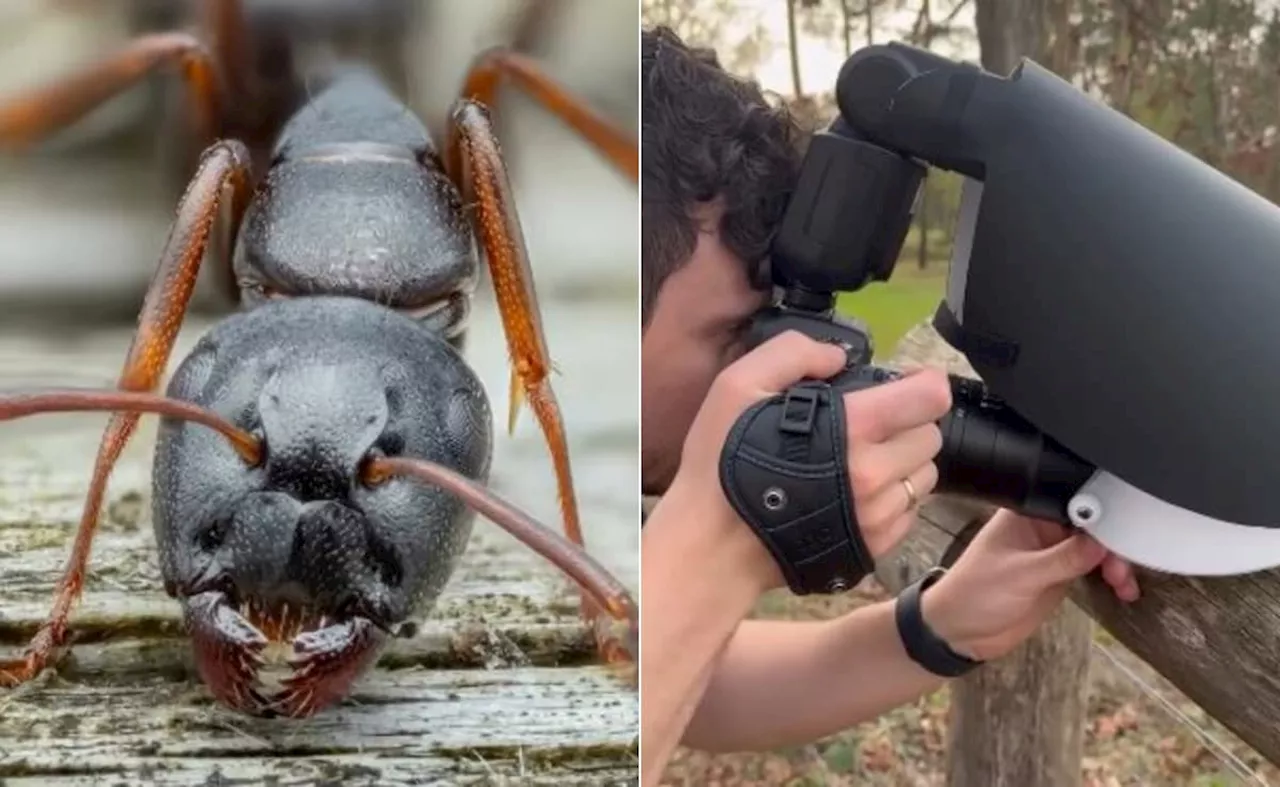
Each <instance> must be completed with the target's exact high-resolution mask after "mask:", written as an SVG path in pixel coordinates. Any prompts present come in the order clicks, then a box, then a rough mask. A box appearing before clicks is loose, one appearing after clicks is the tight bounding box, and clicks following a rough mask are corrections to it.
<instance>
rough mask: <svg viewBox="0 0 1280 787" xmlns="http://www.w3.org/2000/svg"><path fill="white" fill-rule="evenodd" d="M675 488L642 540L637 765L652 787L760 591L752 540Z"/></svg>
mask: <svg viewBox="0 0 1280 787" xmlns="http://www.w3.org/2000/svg"><path fill="white" fill-rule="evenodd" d="M706 498H707V496H706V495H701V496H695V495H686V494H682V493H681V492H680V491H678V490H676V489H675V488H673V489H672V490H671V492H669V493H668V494H667V495H666V496H665V497H664V498H663V500H662V502H661V503H659V504H658V506H657V507H656V508H655V509H654V511H653V513H652V514H651V515H650V516H649V518H648V520H647V521H646V522H645V527H644V533H643V535H642V536H641V547H640V551H641V555H642V559H641V578H640V582H641V587H642V588H643V591H642V592H643V595H644V599H643V602H642V605H641V611H640V615H641V623H640V626H641V631H643V632H644V639H643V641H642V642H641V646H640V647H641V654H642V655H641V661H640V687H641V692H642V707H641V752H640V757H641V763H642V773H644V774H645V783H646V784H657V783H658V780H659V779H660V778H661V776H662V773H661V771H662V768H663V766H664V765H665V763H666V762H667V761H668V760H669V759H670V757H671V754H672V752H673V751H674V750H675V748H676V746H678V745H679V743H680V738H681V735H682V734H683V732H684V728H685V725H686V724H687V723H688V720H689V717H690V716H692V715H693V713H694V711H695V709H696V708H697V707H698V705H699V700H700V698H701V696H702V694H703V691H704V689H705V688H706V685H707V681H708V680H709V679H710V677H711V675H712V671H713V665H714V663H715V662H716V660H717V657H718V656H719V655H720V652H721V650H722V649H723V648H724V646H725V643H726V642H728V640H729V638H730V637H731V636H732V635H733V631H734V628H735V627H736V626H737V625H738V622H739V621H741V620H742V618H744V617H745V616H746V615H747V613H748V612H750V610H751V607H752V605H753V604H754V603H755V601H756V598H757V597H758V596H759V595H760V593H761V591H762V589H763V588H762V587H761V586H760V581H759V580H758V579H756V578H755V577H757V576H759V575H761V574H764V573H765V572H752V571H748V570H744V566H746V565H750V564H751V563H754V562H757V561H759V560H760V555H761V554H762V550H761V549H760V547H759V545H758V544H756V543H753V542H752V541H750V540H749V539H752V538H753V536H752V535H751V533H750V532H749V531H747V530H746V529H745V528H743V527H742V526H740V525H735V524H734V523H733V522H731V521H728V520H726V519H725V517H724V516H723V514H722V513H720V512H719V511H717V510H714V509H711V508H709V507H708V506H706V505H699V502H698V501H699V500H705V499H706Z"/></svg>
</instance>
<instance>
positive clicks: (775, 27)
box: [721, 0, 973, 95]
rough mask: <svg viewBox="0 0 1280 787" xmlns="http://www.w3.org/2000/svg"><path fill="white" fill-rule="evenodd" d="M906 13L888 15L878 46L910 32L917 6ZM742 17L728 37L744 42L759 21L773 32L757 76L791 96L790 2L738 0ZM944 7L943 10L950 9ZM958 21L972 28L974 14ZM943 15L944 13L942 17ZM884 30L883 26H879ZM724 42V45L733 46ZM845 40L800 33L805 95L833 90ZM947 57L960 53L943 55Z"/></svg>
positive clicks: (857, 41)
mask: <svg viewBox="0 0 1280 787" xmlns="http://www.w3.org/2000/svg"><path fill="white" fill-rule="evenodd" d="M909 5H910V7H909V8H908V9H907V10H906V11H899V12H896V13H893V14H888V15H886V17H885V20H884V21H885V22H886V23H887V24H886V25H885V29H884V30H883V31H882V32H880V33H879V34H878V35H877V36H876V43H887V42H888V41H889V40H890V36H891V35H892V33H894V32H897V31H902V30H907V29H910V26H911V23H912V21H914V19H915V16H916V13H917V10H916V9H917V7H918V6H917V4H916V3H910V4H909ZM738 6H739V8H740V9H741V14H740V15H737V16H735V19H737V20H739V21H738V24H736V25H735V24H730V25H727V26H726V38H729V39H740V38H741V37H742V36H744V35H745V34H746V33H747V32H748V31H749V30H750V29H751V28H752V26H753V25H754V23H755V22H756V21H757V20H759V21H760V22H761V23H763V24H764V26H765V28H766V29H767V30H768V31H769V36H770V39H771V40H772V42H773V44H774V47H773V51H772V53H771V54H770V55H769V56H768V57H767V58H765V60H764V62H763V63H761V65H760V66H759V68H758V69H757V70H756V72H755V74H754V76H755V78H756V79H758V80H759V81H760V84H761V86H762V87H764V88H765V89H766V90H770V91H774V92H777V93H779V94H783V95H791V93H792V83H791V60H790V56H789V54H788V50H787V3H786V0H738ZM947 7H948V6H947V5H945V4H944V5H943V8H944V9H945V8H947ZM966 11H967V13H966V12H964V11H962V12H961V13H960V14H959V16H958V17H957V18H956V22H957V23H958V24H964V25H968V26H972V24H973V12H972V11H971V10H969V9H966ZM939 16H941V14H939ZM877 27H880V25H877ZM729 43H730V41H725V42H722V44H721V45H724V44H729ZM865 43H866V41H865V39H864V38H861V32H860V31H858V32H855V38H854V46H855V47H857V46H860V45H863V44H865ZM843 46H844V44H843V41H842V40H841V38H840V37H839V35H836V36H833V37H832V39H831V40H830V41H825V40H823V39H821V38H817V37H814V36H810V35H806V34H805V33H804V31H803V30H801V31H800V80H801V85H802V87H803V88H804V90H805V92H810V91H813V90H823V91H825V90H830V86H831V85H834V84H835V79H836V75H837V74H838V73H839V71H840V66H841V65H842V64H843V63H844V51H843ZM943 54H948V55H952V54H956V53H951V52H943Z"/></svg>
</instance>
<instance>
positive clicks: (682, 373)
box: [641, 29, 1138, 784]
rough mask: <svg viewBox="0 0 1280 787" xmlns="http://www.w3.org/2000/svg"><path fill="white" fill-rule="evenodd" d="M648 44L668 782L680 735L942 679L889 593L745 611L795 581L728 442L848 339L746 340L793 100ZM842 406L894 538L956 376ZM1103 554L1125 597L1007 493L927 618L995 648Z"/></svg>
mask: <svg viewBox="0 0 1280 787" xmlns="http://www.w3.org/2000/svg"><path fill="white" fill-rule="evenodd" d="M641 58H642V77H641V79H642V84H641V91H642V112H641V114H642V132H641V134H642V137H641V140H642V145H643V157H642V163H643V173H642V206H643V207H642V221H641V225H642V230H641V233H642V254H643V262H642V304H643V323H644V324H643V339H642V352H641V358H642V361H641V363H642V386H643V390H642V405H641V422H642V458H641V471H642V475H643V479H642V485H643V490H644V492H645V493H646V494H650V495H661V496H662V499H661V502H659V504H658V505H657V506H656V507H655V508H654V510H653V512H652V513H651V515H650V516H649V518H648V520H647V521H646V524H645V527H644V535H643V543H642V580H641V582H642V588H643V590H642V593H643V599H642V613H641V614H642V616H643V621H642V626H643V631H644V639H643V648H642V658H641V661H642V663H641V690H642V699H641V701H642V737H641V741H642V772H643V774H644V780H645V783H646V784H656V783H657V782H658V780H659V779H660V778H661V775H662V770H663V768H664V767H665V764H666V762H667V760H668V759H669V757H670V756H671V753H672V752H673V750H674V749H675V748H676V746H678V745H680V744H681V743H684V744H685V745H689V746H693V747H697V748H703V749H708V750H742V749H761V748H772V747H776V746H783V745H795V744H799V743H804V742H807V741H812V740H816V739H818V738H821V737H824V736H826V735H830V734H832V733H835V732H837V731H839V730H841V729H845V728H848V727H850V726H853V725H855V724H857V723H859V722H861V721H864V720H866V719H869V718H873V717H874V716H876V715H878V714H880V713H883V712H885V711H886V710H889V709H891V708H893V707H895V706H897V705H900V704H902V703H905V702H909V701H911V700H913V699H914V698H916V697H919V696H921V695H922V694H924V693H926V692H929V691H932V690H934V689H935V688H937V687H938V686H939V685H941V682H942V679H941V678H939V677H938V676H936V675H934V674H933V673H932V672H930V671H929V670H926V669H924V668H922V667H921V666H920V665H918V664H917V663H915V662H914V661H913V660H912V659H911V658H910V657H909V656H908V654H907V652H906V650H905V648H904V646H903V644H902V642H901V639H900V637H899V634H898V631H897V628H896V625H895V620H894V608H893V603H892V602H886V603H882V604H876V605H871V606H868V607H864V608H862V609H859V610H856V611H855V612H853V613H851V614H849V615H847V616H845V617H843V618H840V619H837V620H831V621H821V622H786V621H754V620H744V619H745V618H746V616H747V615H748V614H749V613H750V610H751V608H752V607H753V605H754V604H755V602H756V600H757V599H758V597H759V596H760V594H761V593H763V592H765V591H767V590H770V589H773V588H777V587H782V586H784V582H783V580H782V576H781V574H780V572H779V571H778V569H777V567H776V565H775V564H774V563H773V561H772V558H771V557H770V556H769V554H768V552H766V551H765V549H764V547H763V546H762V545H761V544H760V543H759V541H758V540H757V539H756V538H755V536H754V534H752V532H751V531H750V530H749V529H748V528H747V526H746V525H745V524H744V523H742V522H741V521H740V520H739V519H738V518H737V516H736V515H735V513H734V512H733V510H732V508H730V506H729V504H728V502H727V501H726V500H725V499H724V496H723V493H722V492H721V490H720V484H719V480H718V473H717V461H718V456H719V452H720V449H721V448H722V446H723V444H724V440H725V436H726V434H727V433H728V430H729V428H730V426H731V425H732V424H733V422H734V421H736V419H737V417H738V416H739V415H740V414H741V413H742V412H743V410H745V409H746V407H747V406H749V405H750V404H751V403H752V402H754V401H757V400H759V399H761V398H763V397H765V396H768V395H770V394H772V393H775V392H778V391H781V390H784V389H786V388H787V387H789V386H790V385H792V384H793V383H795V382H797V381H799V380H800V379H801V378H803V377H811V378H813V377H827V376H830V375H831V374H834V373H835V372H836V371H838V370H839V369H840V368H841V366H842V364H843V363H844V356H843V353H842V352H841V351H840V350H838V349H836V348H834V347H832V346H829V345H823V344H820V343H817V342H814V341H812V340H809V339H807V338H805V337H803V336H800V335H798V334H794V333H793V334H787V335H783V336H780V337H778V338H776V339H775V340H773V341H771V342H768V343H766V344H764V345H762V346H761V347H759V348H757V349H756V350H754V351H753V352H751V353H744V347H743V344H742V340H743V333H744V331H743V329H744V328H745V326H746V325H747V321H748V319H749V318H750V316H751V314H752V313H753V312H754V311H755V310H756V309H758V308H759V307H760V306H761V305H762V304H764V303H765V302H766V299H767V297H768V289H767V282H768V278H767V275H765V274H764V271H765V270H766V262H767V250H768V246H769V241H770V238H771V236H772V233H773V231H774V229H775V228H776V227H777V226H778V223H779V221H780V219H781V216H782V212H783V210H784V208H785V205H786V201H787V197H788V195H789V192H790V189H791V186H792V183H793V182H794V180H795V177H796V173H797V172H798V168H799V160H800V156H799V152H798V143H799V135H798V132H797V129H796V128H795V126H794V125H793V124H792V122H791V121H790V120H789V118H788V115H787V113H786V112H785V111H783V110H782V109H777V108H773V107H770V105H769V104H768V103H767V102H766V101H765V100H764V98H763V96H762V95H761V93H760V91H759V89H758V88H757V87H755V86H754V85H752V84H749V83H746V82H743V81H740V80H737V79H734V78H732V77H731V76H729V75H728V74H726V73H725V72H724V71H723V70H721V68H720V67H719V65H718V63H717V62H716V59H715V56H714V54H712V53H710V52H706V51H694V50H690V49H689V48H688V47H686V46H685V45H684V44H683V43H682V42H681V41H680V40H679V39H678V38H677V37H676V36H675V35H674V34H672V33H671V32H670V31H667V30H663V29H659V30H656V31H649V32H645V33H644V34H643V40H642V51H641ZM844 404H845V407H846V414H847V420H848V423H849V435H848V442H849V462H850V472H851V476H852V488H853V491H854V497H855V505H856V512H855V513H856V514H857V519H858V522H859V525H860V527H861V531H862V535H863V538H864V540H865V541H866V543H867V546H868V548H869V549H870V551H871V552H872V555H873V557H878V556H880V555H883V554H884V553H885V552H887V551H888V550H889V549H890V548H892V546H894V545H895V544H896V543H897V542H898V541H899V540H901V538H902V537H903V536H904V535H905V533H906V531H907V530H908V528H909V527H910V525H911V522H912V521H913V517H914V508H915V505H916V503H917V501H918V498H919V497H922V496H924V495H927V494H928V493H929V491H930V490H932V488H933V486H934V483H935V482H936V477H937V476H936V473H937V471H936V468H935V466H934V464H933V458H934V456H935V455H936V454H937V452H938V450H939V447H940V445H941V441H940V435H939V433H938V429H937V426H936V425H935V422H936V420H937V419H938V418H939V417H941V415H942V414H943V413H945V412H946V411H947V410H948V409H949V407H950V404H951V402H950V391H949V389H948V386H947V383H946V378H945V376H944V375H942V374H941V373H939V372H937V371H930V370H925V371H920V372H918V373H915V374H911V375H909V376H907V377H906V378H905V379H903V380H900V381H896V382H893V383H890V384H888V385H883V386H879V387H877V388H875V389H872V390H869V391H863V392H859V393H856V394H851V395H846V397H845V399H844ZM904 479H905V481H904ZM1099 567H1100V568H1101V570H1102V574H1103V576H1104V577H1105V579H1106V580H1107V581H1108V583H1110V584H1111V585H1112V587H1113V588H1114V589H1115V592H1116V593H1117V595H1118V596H1119V597H1120V598H1122V599H1125V600H1133V599H1135V598H1137V595H1138V587H1137V583H1136V581H1135V579H1134V576H1133V573H1132V570H1131V569H1130V567H1129V566H1128V565H1127V564H1126V563H1124V562H1123V561H1121V560H1119V559H1117V558H1116V557H1114V556H1110V555H1108V554H1107V553H1106V551H1105V550H1104V549H1103V547H1101V546H1100V545H1099V544H1098V543H1097V542H1096V541H1094V540H1092V539H1091V538H1090V537H1088V536H1087V535H1084V534H1080V533H1071V532H1069V531H1068V530H1067V529H1066V528H1063V527H1061V526H1058V525H1056V524H1053V523H1048V522H1039V521H1033V520H1028V519H1025V518H1022V517H1018V516H1015V515H1013V514H1011V513H1010V512H1001V513H1000V514H999V515H997V516H996V517H995V518H994V519H993V520H992V521H991V522H990V523H989V524H988V525H987V526H986V527H985V528H983V530H982V532H981V533H980V534H979V536H978V537H977V538H976V539H975V540H974V542H973V543H972V544H971V545H970V546H969V548H968V549H967V550H966V552H965V554H964V555H963V556H962V557H961V559H960V560H959V561H957V563H956V565H955V566H954V567H952V569H951V570H950V571H949V572H948V573H947V574H946V575H945V576H944V577H943V578H942V579H941V580H940V581H938V582H937V584H935V585H933V586H932V587H930V588H929V589H928V590H926V591H925V592H924V593H923V595H922V596H921V598H922V601H921V610H922V612H921V618H922V620H923V621H924V623H925V625H927V626H928V628H929V629H931V630H932V632H933V633H934V634H935V635H937V636H938V637H940V638H941V639H942V640H943V641H944V642H946V643H947V644H948V645H949V646H950V648H951V649H952V650H953V651H955V652H956V653H958V654H960V655H962V656H966V657H969V658H971V659H974V660H979V661H981V660H988V659H992V658H997V657H999V656H1001V655H1004V654H1005V653H1007V652H1009V651H1010V650H1012V649H1013V648H1014V647H1015V646H1016V645H1017V644H1019V643H1020V642H1022V641H1023V640H1025V639H1026V638H1027V637H1028V636H1029V635H1030V634H1031V633H1032V632H1033V631H1034V630H1035V629H1036V627H1037V626H1039V625H1040V623H1041V622H1043V621H1044V620H1045V619H1046V618H1048V617H1049V615H1050V614H1051V613H1052V612H1053V611H1054V610H1055V609H1056V608H1057V606H1058V605H1059V604H1060V603H1061V602H1062V600H1063V599H1064V598H1065V596H1066V593H1067V589H1068V587H1069V586H1070V584H1071V583H1072V582H1073V581H1074V580H1075V579H1077V578H1079V577H1081V576H1083V575H1085V574H1087V573H1089V572H1090V571H1093V570H1094V569H1097V568H1099Z"/></svg>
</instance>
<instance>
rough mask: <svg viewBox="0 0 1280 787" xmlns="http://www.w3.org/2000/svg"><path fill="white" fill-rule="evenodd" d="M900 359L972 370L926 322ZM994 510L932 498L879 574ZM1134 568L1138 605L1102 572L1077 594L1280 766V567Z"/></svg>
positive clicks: (897, 573)
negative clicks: (1194, 573)
mask: <svg viewBox="0 0 1280 787" xmlns="http://www.w3.org/2000/svg"><path fill="white" fill-rule="evenodd" d="M895 360H896V362H899V363H903V362H906V361H910V362H912V363H917V364H928V365H932V366H942V367H945V368H948V369H949V370H950V371H952V372H954V373H957V374H966V375H969V376H973V374H974V373H973V370H972V368H971V367H969V365H968V364H967V363H966V362H965V361H964V359H963V357H962V356H960V355H959V354H958V353H956V352H955V351H954V350H952V349H951V348H950V347H949V346H947V345H946V343H945V342H944V341H943V340H942V338H941V337H940V336H938V335H937V333H936V332H935V331H934V330H933V329H932V328H931V327H930V326H929V325H927V324H925V325H921V326H918V327H916V328H915V329H913V330H912V331H911V332H910V333H909V334H908V335H907V336H906V337H905V338H904V339H903V341H902V343H901V344H900V345H899V348H898V352H897V354H896V358H895ZM990 513H991V509H990V508H989V507H985V506H979V505H975V504H973V503H970V502H964V501H957V500H936V501H931V502H930V503H927V504H926V505H925V506H924V507H923V508H922V511H921V516H920V520H919V522H918V523H917V527H916V528H915V529H914V531H913V532H912V534H911V536H910V537H909V538H908V539H907V540H906V541H905V542H904V543H903V544H902V546H901V548H900V549H899V550H897V551H896V553H895V555H894V556H893V557H890V558H888V559H886V560H884V561H883V562H882V565H881V568H880V569H879V570H878V571H877V576H878V577H882V578H883V579H884V580H886V581H887V583H889V584H892V583H894V582H900V581H902V578H903V577H910V576H915V575H918V574H917V572H918V571H919V570H920V568H921V567H922V566H926V565H932V564H934V563H936V562H937V560H938V558H939V557H940V556H941V555H943V554H945V553H946V552H947V551H948V550H949V549H951V548H952V544H953V542H955V541H957V540H959V541H960V542H963V540H964V539H965V538H966V535H965V534H966V533H969V534H971V533H972V532H973V528H972V525H973V522H974V521H975V520H977V521H985V519H986V518H987V517H988V516H989V515H990ZM1138 574H1139V577H1138V581H1139V583H1140V585H1141V587H1142V598H1141V599H1139V600H1138V601H1137V602H1135V603H1132V604H1125V603H1122V602H1120V601H1117V600H1116V599H1115V596H1114V594H1113V593H1112V591H1111V590H1110V588H1108V587H1107V586H1106V584H1105V583H1104V582H1103V581H1102V580H1101V579H1100V578H1097V577H1089V578H1087V579H1085V580H1081V581H1080V582H1078V583H1076V585H1075V586H1074V587H1073V589H1072V592H1071V599H1072V601H1073V602H1074V603H1075V604H1077V605H1078V606H1079V607H1080V608H1081V609H1083V610H1084V611H1085V612H1087V613H1088V614H1089V615H1090V616H1091V617H1092V618H1093V619H1094V620H1095V621H1097V622H1098V623H1099V624H1100V625H1101V626H1102V627H1103V628H1105V629H1106V630H1107V631H1108V632H1109V633H1110V634H1111V635H1113V636H1114V637H1115V638H1116V639H1117V640H1118V641H1119V642H1120V643H1121V644H1123V645H1124V646H1125V647H1127V648H1128V649H1129V650H1131V651H1132V652H1133V653H1134V654H1136V655H1137V656H1138V657H1139V658H1141V659H1143V660H1144V661H1146V662H1147V663H1148V664H1150V665H1151V666H1152V667H1153V668H1154V669H1155V670H1156V671H1157V672H1159V673H1160V674H1161V675H1163V676H1164V677H1165V678H1167V679H1168V680H1169V681H1170V682H1171V683H1172V684H1173V685H1174V686H1176V687H1177V688H1178V689H1179V690H1181V691H1182V692H1183V693H1185V694H1186V695H1187V696H1188V697H1189V698H1190V699H1191V700H1192V701H1194V702H1195V703H1196V704H1198V705H1200V707H1202V708H1204V710H1205V711H1206V712H1207V713H1208V714H1209V715H1210V716H1212V717H1214V718H1215V719H1217V720H1218V721H1219V722H1221V723H1222V724H1223V725H1224V726H1226V727H1227V728H1228V729H1230V730H1231V731H1232V732H1234V733H1235V734H1236V735H1238V736H1239V737H1240V738H1241V739H1242V740H1243V741H1244V742H1245V743H1247V744H1248V745H1250V746H1252V747H1253V748H1254V749H1255V750H1257V751H1258V753H1259V754H1261V755H1262V756H1263V757H1266V758H1267V759H1268V760H1269V761H1270V762H1273V763H1280V570H1269V571H1261V572H1257V573H1254V574H1249V575H1245V576H1238V577H1221V578H1218V577H1215V578H1193V577H1180V576H1173V575H1167V574H1163V573H1160V572H1155V571H1151V570H1146V569H1141V568H1139V569H1138Z"/></svg>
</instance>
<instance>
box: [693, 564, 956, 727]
mask: <svg viewBox="0 0 1280 787" xmlns="http://www.w3.org/2000/svg"><path fill="white" fill-rule="evenodd" d="M930 592H932V588H930V590H929V591H926V593H925V595H926V596H927V595H929V593H930ZM942 683H943V679H942V678H939V677H937V676H935V675H932V674H930V673H928V672H926V671H925V670H924V669H922V668H920V667H919V666H917V665H916V663H915V662H914V661H912V660H911V659H910V658H909V657H908V656H907V653H906V651H905V650H904V649H903V647H902V642H901V639H900V638H899V636H898V629H897V624H896V623H895V622H894V617H893V604H892V603H891V602H885V603H880V604H874V605H871V606H867V607H863V608H861V609H858V610H855V611H853V612H851V613H849V614H848V615H845V616H844V617H841V618H838V619H836V620H827V621H814V622H807V621H806V622H791V621H774V620H746V621H743V622H742V624H741V625H740V626H739V627H738V630H737V631H736V632H735V633H734V634H733V636H732V638H731V639H730V640H729V643H728V645H727V646H726V647H725V649H724V651H723V654H722V655H721V657H720V660H719V662H717V664H716V668H715V672H714V674H713V675H712V676H711V680H710V682H709V683H708V685H707V689H706V692H705V693H704V694H703V697H702V703H701V704H700V705H699V706H698V708H697V710H696V712H695V713H694V716H693V718H692V720H691V721H690V722H689V726H688V728H687V729H686V731H685V736H684V740H683V741H682V742H683V743H684V744H685V745H687V746H691V747H693V748H697V749H703V750H706V751H743V750H759V749H771V748H775V747H779V746H793V745H801V744H805V743H811V742H813V741H815V740H818V739H819V738H823V737H826V736H828V735H832V734H835V733H837V732H840V731H841V730H845V729H848V728H849V727H852V726H853V725H855V724H859V723H861V722H863V721H866V720H868V719H872V718H874V717H876V716H879V715H880V714H882V713H885V712H886V711H888V710H891V709H892V708H896V707H898V706H900V705H902V704H904V703H906V702H910V701H912V700H914V699H916V698H917V697H920V696H922V695H924V694H926V693H928V692H930V691H933V690H934V689H937V688H938V687H940V686H941V685H942Z"/></svg>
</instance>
